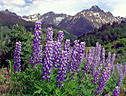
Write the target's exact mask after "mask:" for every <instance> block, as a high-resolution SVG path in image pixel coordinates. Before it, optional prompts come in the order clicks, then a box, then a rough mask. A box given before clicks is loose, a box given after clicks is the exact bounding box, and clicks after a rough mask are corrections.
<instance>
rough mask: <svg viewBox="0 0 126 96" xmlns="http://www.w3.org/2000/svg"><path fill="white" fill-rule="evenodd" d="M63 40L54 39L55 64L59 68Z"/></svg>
mask: <svg viewBox="0 0 126 96" xmlns="http://www.w3.org/2000/svg"><path fill="white" fill-rule="evenodd" d="M61 50H62V49H61V42H58V41H53V66H54V67H55V68H57V67H58V66H59V61H60V52H61Z"/></svg>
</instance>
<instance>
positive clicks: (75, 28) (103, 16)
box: [0, 5, 126, 36]
mask: <svg viewBox="0 0 126 96" xmlns="http://www.w3.org/2000/svg"><path fill="white" fill-rule="evenodd" d="M123 20H126V19H125V18H123V17H115V16H113V15H112V13H110V12H105V11H104V10H102V9H100V8H99V7H98V6H97V5H94V6H92V7H91V8H90V9H84V10H82V11H81V12H78V13H77V14H75V15H74V16H70V15H67V14H63V13H62V14H57V13H54V12H52V11H51V12H48V13H45V14H42V15H40V13H37V14H33V15H29V16H22V17H21V16H18V15H16V13H13V12H10V11H9V10H5V11H1V12H0V22H2V23H4V24H5V23H7V24H14V23H20V24H23V25H26V26H33V25H34V24H33V23H34V22H35V21H41V22H42V23H44V24H46V25H47V24H48V25H50V26H56V27H60V28H63V29H65V30H67V31H68V32H70V33H71V34H74V35H77V36H80V35H82V34H83V33H85V32H89V31H93V30H94V29H96V28H100V27H101V26H102V25H103V24H108V23H110V24H112V23H113V22H118V23H120V22H121V21H123Z"/></svg>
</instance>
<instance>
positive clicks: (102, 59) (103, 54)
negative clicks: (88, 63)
mask: <svg viewBox="0 0 126 96" xmlns="http://www.w3.org/2000/svg"><path fill="white" fill-rule="evenodd" d="M100 63H101V64H103V65H104V64H105V48H103V49H102V55H101V61H100Z"/></svg>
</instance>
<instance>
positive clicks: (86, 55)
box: [85, 50, 88, 59]
mask: <svg viewBox="0 0 126 96" xmlns="http://www.w3.org/2000/svg"><path fill="white" fill-rule="evenodd" d="M87 58H88V50H87V51H86V53H85V59H87Z"/></svg>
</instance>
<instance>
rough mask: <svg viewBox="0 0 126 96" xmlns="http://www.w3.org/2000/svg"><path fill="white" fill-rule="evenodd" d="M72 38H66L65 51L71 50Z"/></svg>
mask: <svg viewBox="0 0 126 96" xmlns="http://www.w3.org/2000/svg"><path fill="white" fill-rule="evenodd" d="M69 47H70V40H69V39H66V41H65V44H64V51H68V52H69V51H70V48H69Z"/></svg>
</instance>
